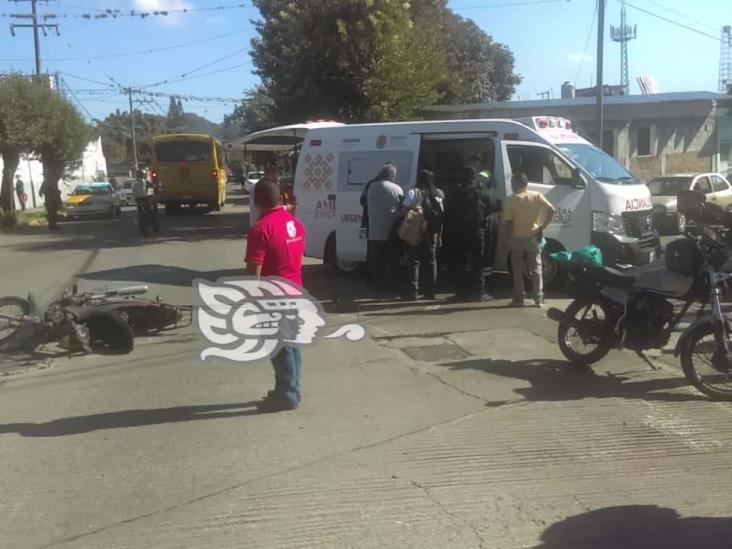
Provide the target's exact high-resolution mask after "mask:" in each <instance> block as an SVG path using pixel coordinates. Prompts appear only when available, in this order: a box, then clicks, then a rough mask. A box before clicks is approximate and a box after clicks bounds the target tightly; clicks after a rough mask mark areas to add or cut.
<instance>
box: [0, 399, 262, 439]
mask: <svg viewBox="0 0 732 549" xmlns="http://www.w3.org/2000/svg"><path fill="white" fill-rule="evenodd" d="M259 402H260V401H250V402H240V403H234V404H208V405H201V406H176V407H173V408H153V409H143V410H122V411H119V412H106V413H102V414H93V415H88V416H76V417H66V418H62V419H56V420H53V421H49V422H47V423H7V424H5V425H0V434H3V433H17V434H19V435H20V436H24V437H61V436H67V435H78V434H81V433H89V432H92V431H102V430H106V429H124V428H128V427H143V426H146V425H160V424H165V423H178V422H181V421H199V420H202V419H221V418H229V417H242V416H251V415H257V414H258V413H259V412H258V410H257V408H256V405H257V404H259Z"/></svg>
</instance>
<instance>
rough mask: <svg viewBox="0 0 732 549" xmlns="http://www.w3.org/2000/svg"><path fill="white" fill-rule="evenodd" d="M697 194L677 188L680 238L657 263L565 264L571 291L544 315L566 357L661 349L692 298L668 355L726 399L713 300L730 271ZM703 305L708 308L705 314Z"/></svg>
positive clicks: (590, 360) (729, 348) (727, 348)
mask: <svg viewBox="0 0 732 549" xmlns="http://www.w3.org/2000/svg"><path fill="white" fill-rule="evenodd" d="M705 200H706V197H705V196H704V195H703V194H700V193H696V192H691V191H689V192H686V193H681V194H680V195H679V197H678V207H679V211H682V212H683V213H684V214H685V215H686V218H687V220H690V223H689V226H688V227H687V229H686V236H687V238H683V239H679V240H675V241H673V242H671V243H669V244H668V246H667V247H666V253H665V263H663V262H655V263H652V264H650V265H648V266H646V267H644V268H641V269H639V270H636V271H634V272H620V271H617V270H615V269H612V268H609V267H587V266H581V265H568V266H567V269H568V271H569V276H570V278H571V279H572V281H573V283H574V286H575V288H576V290H577V294H576V295H577V296H578V297H577V298H576V299H574V300H573V301H572V302H571V303H570V304H569V306H568V307H567V309H566V310H564V311H561V310H559V309H556V308H552V309H550V310H549V311H548V316H549V318H551V319H552V320H555V321H557V322H559V327H558V332H557V339H558V342H559V348H560V350H561V351H562V354H563V355H564V356H565V357H566V358H567V360H569V361H570V362H572V363H573V364H577V365H582V366H589V365H591V364H594V363H595V362H598V361H599V360H601V359H602V358H604V357H605V356H606V355H607V354H608V353H609V352H610V350H611V349H613V348H619V349H622V348H626V349H630V350H633V351H635V352H637V353H639V354H640V355H642V353H643V351H646V350H648V349H657V348H662V347H664V346H666V345H667V344H668V342H669V340H670V338H671V334H672V333H673V331H674V329H675V328H676V327H677V326H678V325H679V323H680V322H681V321H682V319H683V318H684V316H685V315H686V314H687V312H689V310H690V309H691V307H692V306H693V305H694V304H698V305H699V306H700V307H699V310H698V311H697V314H696V319H695V321H694V322H693V323H692V324H691V325H690V326H688V327H687V328H686V329H685V330H684V332H683V333H682V335H681V338H680V339H679V341H678V343H677V344H676V348H675V351H674V353H675V356H680V357H681V366H682V368H683V371H684V374H685V376H686V377H687V379H688V380H689V382H690V383H691V384H692V385H693V386H694V387H696V388H697V389H698V390H699V391H701V392H702V393H704V394H706V395H708V396H710V397H713V398H716V399H721V400H732V327H731V326H730V322H729V320H728V318H727V316H726V315H725V314H724V312H723V310H722V304H721V301H722V296H723V295H725V294H727V293H728V292H729V290H730V289H731V288H732V274H730V272H728V271H727V269H726V268H725V264H726V263H727V261H728V259H730V255H729V254H728V252H727V248H728V247H729V244H728V242H727V241H726V239H724V238H723V237H722V236H720V233H719V231H715V230H713V229H712V228H711V227H710V226H709V225H708V224H707V223H706V222H705V219H709V218H710V217H715V216H716V217H717V218H718V217H719V216H718V215H717V212H716V211H715V210H714V208H713V206H710V205H707V204H705ZM731 270H732V269H731ZM674 304H677V306H676V307H675V306H674ZM708 305H709V306H710V307H711V310H710V312H708V313H705V312H704V311H705V309H706V307H707V306H708Z"/></svg>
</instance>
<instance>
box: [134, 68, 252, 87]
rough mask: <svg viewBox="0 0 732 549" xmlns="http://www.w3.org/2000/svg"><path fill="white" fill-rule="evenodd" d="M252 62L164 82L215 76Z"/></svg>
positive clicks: (157, 84)
mask: <svg viewBox="0 0 732 549" xmlns="http://www.w3.org/2000/svg"><path fill="white" fill-rule="evenodd" d="M251 64H252V62H251V61H247V62H245V63H239V64H237V65H231V66H229V67H224V68H223V69H217V70H215V71H210V72H204V73H203V74H197V75H195V76H186V77H184V78H177V79H173V80H168V81H167V82H164V83H165V84H177V83H178V82H183V81H185V82H187V81H189V80H195V79H196V78H205V77H207V76H213V75H214V74H220V73H222V72H227V71H231V70H234V69H238V68H241V67H246V66H248V65H251ZM160 85H161V83H156V84H151V85H149V86H139V88H141V89H142V88H149V87H153V86H160Z"/></svg>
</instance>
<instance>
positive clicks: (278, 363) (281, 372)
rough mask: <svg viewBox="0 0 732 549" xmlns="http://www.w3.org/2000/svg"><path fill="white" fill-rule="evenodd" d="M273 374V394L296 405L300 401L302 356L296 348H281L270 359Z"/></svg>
mask: <svg viewBox="0 0 732 549" xmlns="http://www.w3.org/2000/svg"><path fill="white" fill-rule="evenodd" d="M272 366H273V368H274V372H275V393H277V395H278V396H282V397H285V398H287V399H288V400H289V401H290V402H291V403H293V404H295V405H297V403H298V401H299V400H300V369H301V368H302V356H301V355H300V349H299V348H297V347H282V349H280V351H279V352H278V353H277V354H276V355H275V356H273V357H272Z"/></svg>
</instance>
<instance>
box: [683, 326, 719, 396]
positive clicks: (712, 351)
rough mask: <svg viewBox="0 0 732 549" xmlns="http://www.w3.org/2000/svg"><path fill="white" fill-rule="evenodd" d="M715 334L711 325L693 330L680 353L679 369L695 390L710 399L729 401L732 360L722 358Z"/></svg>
mask: <svg viewBox="0 0 732 549" xmlns="http://www.w3.org/2000/svg"><path fill="white" fill-rule="evenodd" d="M714 332H715V329H714V325H713V324H712V323H708V324H702V325H701V326H698V327H697V328H696V329H695V330H694V332H693V333H692V334H691V335H690V336H689V339H688V341H687V343H686V345H684V348H683V349H682V350H681V367H682V369H683V370H684V375H685V376H686V379H687V380H689V383H691V384H692V385H693V386H694V387H695V388H696V389H697V390H698V391H700V392H702V393H704V394H705V395H707V396H708V397H710V398H712V399H713V400H732V361H730V360H728V359H727V358H726V357H725V356H724V355H725V352H724V350H723V349H720V344H718V343H717V341H716V337H715V333H714ZM728 345H730V346H732V341H728Z"/></svg>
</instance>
